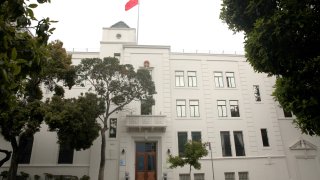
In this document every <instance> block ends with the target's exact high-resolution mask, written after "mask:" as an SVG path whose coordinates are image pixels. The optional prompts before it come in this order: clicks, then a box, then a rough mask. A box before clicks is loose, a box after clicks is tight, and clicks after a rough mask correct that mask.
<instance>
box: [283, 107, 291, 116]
mask: <svg viewBox="0 0 320 180" xmlns="http://www.w3.org/2000/svg"><path fill="white" fill-rule="evenodd" d="M282 110H283V116H284V117H285V118H292V112H291V111H286V110H285V109H283V108H282Z"/></svg>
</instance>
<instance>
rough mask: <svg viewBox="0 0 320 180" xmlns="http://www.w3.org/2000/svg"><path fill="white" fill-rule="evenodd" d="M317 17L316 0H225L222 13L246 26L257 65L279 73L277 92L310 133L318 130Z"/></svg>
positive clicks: (239, 27)
mask: <svg viewBox="0 0 320 180" xmlns="http://www.w3.org/2000/svg"><path fill="white" fill-rule="evenodd" d="M319 17H320V2H319V1H317V0H299V1H298V0H271V1H263V0H258V1H253V0H223V3H222V9H221V14H220V18H221V19H222V20H223V21H224V22H226V23H227V24H228V26H229V28H230V29H231V30H233V31H234V32H240V31H243V32H244V34H245V51H246V57H247V59H248V61H249V63H250V64H251V65H252V66H253V68H254V69H255V70H256V71H257V72H264V73H267V74H269V75H270V76H271V75H274V76H277V82H276V86H275V87H276V89H275V91H274V93H273V96H274V97H275V99H276V100H277V101H279V103H280V105H281V106H282V107H283V108H284V109H285V110H286V111H292V112H293V114H294V115H295V116H296V117H297V118H296V119H295V120H294V122H295V124H296V125H297V126H298V127H299V128H300V129H301V130H302V132H303V133H306V134H309V135H320V115H319V113H318V111H319V110H320V95H319V92H320V86H319V83H320V36H319V32H320V19H319Z"/></svg>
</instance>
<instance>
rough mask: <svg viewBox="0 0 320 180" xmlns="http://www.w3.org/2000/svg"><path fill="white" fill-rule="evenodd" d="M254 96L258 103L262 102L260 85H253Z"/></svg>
mask: <svg viewBox="0 0 320 180" xmlns="http://www.w3.org/2000/svg"><path fill="white" fill-rule="evenodd" d="M253 96H254V100H255V101H256V102H261V94H260V87H259V85H253Z"/></svg>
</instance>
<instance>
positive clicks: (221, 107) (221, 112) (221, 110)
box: [218, 100, 227, 117]
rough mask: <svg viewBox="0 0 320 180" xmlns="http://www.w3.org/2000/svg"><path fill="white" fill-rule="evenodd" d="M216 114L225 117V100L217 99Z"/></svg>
mask: <svg viewBox="0 0 320 180" xmlns="http://www.w3.org/2000/svg"><path fill="white" fill-rule="evenodd" d="M218 116H219V117H227V106H226V101H225V100H218Z"/></svg>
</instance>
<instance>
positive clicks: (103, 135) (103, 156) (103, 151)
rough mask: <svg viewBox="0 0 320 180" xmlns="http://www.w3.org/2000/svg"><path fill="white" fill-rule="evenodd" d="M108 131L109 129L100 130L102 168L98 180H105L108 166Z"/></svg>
mask: <svg viewBox="0 0 320 180" xmlns="http://www.w3.org/2000/svg"><path fill="white" fill-rule="evenodd" d="M106 131H107V128H106V127H104V128H102V129H101V130H100V134H101V156H100V158H101V159H100V167H99V175H98V180H104V167H105V164H106Z"/></svg>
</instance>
